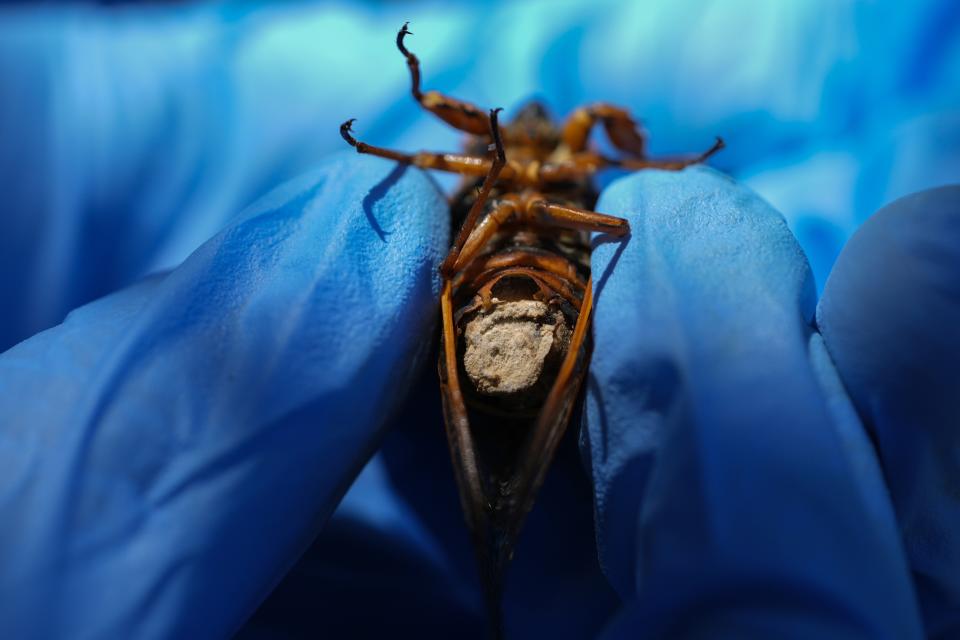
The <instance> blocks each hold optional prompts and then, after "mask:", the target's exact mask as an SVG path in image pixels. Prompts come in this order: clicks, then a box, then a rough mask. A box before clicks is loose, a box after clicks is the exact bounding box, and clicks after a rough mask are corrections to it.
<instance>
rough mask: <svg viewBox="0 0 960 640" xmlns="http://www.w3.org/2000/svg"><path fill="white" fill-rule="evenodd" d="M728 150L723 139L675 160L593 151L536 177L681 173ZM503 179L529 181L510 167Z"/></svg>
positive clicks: (567, 178) (564, 179)
mask: <svg viewBox="0 0 960 640" xmlns="http://www.w3.org/2000/svg"><path fill="white" fill-rule="evenodd" d="M724 146H725V144H724V142H723V139H722V138H717V141H716V142H714V143H713V146H712V147H710V148H709V149H707V150H706V151H704V152H703V153H701V154H698V155H693V156H686V157H675V158H623V159H618V158H606V157H604V156H601V155H600V154H598V153H595V152H593V151H582V152H580V153H577V154H575V155H574V156H573V157H572V158H570V159H569V160H566V161H564V162H554V163H547V164H544V165H543V166H541V167H538V169H537V173H536V177H537V178H538V179H539V180H540V181H541V182H546V183H550V182H569V181H571V180H578V179H580V178H584V177H587V176H591V175H593V174H595V173H597V172H598V171H602V170H603V169H627V170H630V171H636V170H638V169H666V170H668V171H679V170H680V169H683V168H685V167H689V166H690V165H694V164H700V163H701V162H703V161H705V160H706V159H707V158H709V157H710V156H712V155H713V154H715V153H716V152H717V151H720V149H723V147H724ZM504 177H509V178H511V179H526V178H527V176H526V175H525V173H524V172H523V171H518V170H516V169H513V167H510V172H509V174H508V175H505V176H504Z"/></svg>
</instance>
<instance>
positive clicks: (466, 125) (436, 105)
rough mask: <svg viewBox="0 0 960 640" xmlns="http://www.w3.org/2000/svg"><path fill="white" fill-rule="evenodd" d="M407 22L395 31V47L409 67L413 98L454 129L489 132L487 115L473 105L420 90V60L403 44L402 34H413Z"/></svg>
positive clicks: (478, 132) (479, 133)
mask: <svg viewBox="0 0 960 640" xmlns="http://www.w3.org/2000/svg"><path fill="white" fill-rule="evenodd" d="M408 24H409V23H408V22H404V23H403V27H401V28H400V31H399V32H398V33H397V48H398V49H400V53H402V54H403V56H404V57H405V58H406V59H407V67H409V69H410V92H411V93H412V94H413V97H414V99H415V100H416V101H417V102H419V103H420V106H422V107H423V108H424V109H426V110H427V111H429V112H431V113H433V114H434V115H436V116H437V117H438V118H440V119H441V120H443V121H444V122H446V123H447V124H449V125H450V126H452V127H454V128H455V129H459V130H460V131H465V132H467V133H472V134H473V135H476V136H483V135H487V134H488V133H489V132H490V129H489V128H488V127H487V115H486V114H485V113H484V112H483V111H482V110H481V109H479V108H478V107H476V106H475V105H473V104H470V103H469V102H463V101H462V100H457V99H455V98H451V97H449V96H445V95H443V94H442V93H439V92H437V91H427V92H426V93H423V92H421V91H420V60H418V59H417V56H415V55H413V54H412V53H410V51H409V50H408V49H407V47H406V46H405V45H404V44H403V38H404V36H407V35H413V32H412V31H410V30H409V29H407V25H408Z"/></svg>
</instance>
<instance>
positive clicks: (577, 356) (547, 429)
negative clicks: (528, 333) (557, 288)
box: [508, 280, 593, 538]
mask: <svg viewBox="0 0 960 640" xmlns="http://www.w3.org/2000/svg"><path fill="white" fill-rule="evenodd" d="M592 311H593V281H592V280H590V281H588V282H587V287H586V290H585V291H584V295H583V304H582V305H581V307H580V315H579V317H578V318H577V325H576V327H575V329H574V331H573V337H572V338H571V340H570V347H569V350H568V351H567V354H566V356H565V357H564V360H563V363H562V364H561V366H560V371H559V372H558V373H557V378H556V380H555V381H554V383H553V386H552V388H551V389H550V393H549V394H548V395H547V400H546V402H544V405H543V409H541V411H540V415H539V416H537V421H536V423H535V425H534V428H533V432H532V433H531V437H530V439H529V440H528V441H527V443H526V445H525V446H524V450H523V451H522V452H521V454H520V457H519V459H518V460H519V464H518V467H517V470H516V474H515V476H514V477H515V484H514V491H513V505H512V506H513V509H512V511H513V515H512V517H511V518H510V520H511V522H510V523H509V525H508V526H509V532H510V537H511V538H516V536H517V535H518V534H519V532H520V528H521V527H522V526H523V521H524V519H525V518H526V516H527V514H528V513H529V512H530V509H531V508H532V507H533V503H534V500H536V497H537V493H538V492H539V491H540V487H541V486H542V485H543V480H544V478H545V477H546V474H547V469H549V468H550V464H551V462H552V461H553V457H554V454H555V453H556V451H557V446H558V445H559V444H560V440H561V439H562V438H563V434H564V432H565V431H566V429H567V424H568V423H569V421H570V413H571V411H573V407H574V404H575V403H576V400H577V396H578V394H579V392H580V386H581V384H582V382H583V377H584V375H585V374H586V370H587V364H588V363H589V360H590V340H589V335H590V319H591V315H592Z"/></svg>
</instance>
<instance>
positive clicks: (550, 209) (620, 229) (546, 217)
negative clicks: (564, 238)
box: [524, 199, 630, 236]
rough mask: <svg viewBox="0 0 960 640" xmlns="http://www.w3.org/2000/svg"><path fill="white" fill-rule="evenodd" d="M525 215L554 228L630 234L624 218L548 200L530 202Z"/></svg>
mask: <svg viewBox="0 0 960 640" xmlns="http://www.w3.org/2000/svg"><path fill="white" fill-rule="evenodd" d="M524 215H525V216H526V217H527V218H528V219H529V220H530V221H531V222H535V223H539V224H543V225H549V226H552V227H563V228H564V229H580V230H581V231H595V232H598V233H609V234H611V235H614V236H624V235H626V234H628V233H630V223H629V222H627V221H626V220H625V219H623V218H617V217H616V216H608V215H607V214H605V213H597V212H596V211H587V210H586V209H577V208H576V207H568V206H565V205H560V204H554V203H552V202H547V201H546V200H539V199H536V200H530V201H528V202H527V206H526V210H525V212H524Z"/></svg>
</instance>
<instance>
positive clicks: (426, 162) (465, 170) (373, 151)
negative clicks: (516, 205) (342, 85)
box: [340, 118, 513, 177]
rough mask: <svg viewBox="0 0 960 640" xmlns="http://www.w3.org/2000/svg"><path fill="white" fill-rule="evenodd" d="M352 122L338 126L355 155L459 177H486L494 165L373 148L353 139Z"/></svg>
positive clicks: (471, 158)
mask: <svg viewBox="0 0 960 640" xmlns="http://www.w3.org/2000/svg"><path fill="white" fill-rule="evenodd" d="M354 120H355V119H354V118H351V119H350V120H347V121H346V122H344V123H343V124H342V125H340V135H341V136H343V139H344V140H346V141H347V143H348V144H349V145H350V146H352V147H354V148H355V149H356V150H357V153H365V154H368V155H372V156H378V157H380V158H387V159H388V160H395V161H397V162H403V163H405V164H412V165H414V166H416V167H420V168H421V169H434V170H436V171H449V172H451V173H459V174H460V175H465V176H476V177H480V176H486V175H488V174H489V173H490V171H491V169H492V167H493V164H494V163H493V162H491V161H490V160H487V159H486V158H480V157H477V156H469V155H464V154H459V153H431V152H426V151H420V152H418V153H403V152H402V151H394V150H393V149H385V148H383V147H375V146H373V145H372V144H367V143H366V142H360V141H359V140H357V139H356V138H354V137H353V135H352V131H353V129H352V125H353V122H354ZM505 173H506V174H507V175H511V174H512V173H513V170H512V169H511V168H509V167H508V168H507V171H506V172H505Z"/></svg>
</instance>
